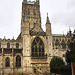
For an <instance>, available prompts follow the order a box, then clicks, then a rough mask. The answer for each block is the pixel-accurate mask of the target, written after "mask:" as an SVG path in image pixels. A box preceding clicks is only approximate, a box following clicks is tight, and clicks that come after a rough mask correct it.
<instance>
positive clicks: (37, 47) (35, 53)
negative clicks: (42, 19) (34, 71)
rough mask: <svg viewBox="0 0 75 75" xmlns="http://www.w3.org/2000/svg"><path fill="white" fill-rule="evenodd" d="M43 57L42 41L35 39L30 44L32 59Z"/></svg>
mask: <svg viewBox="0 0 75 75" xmlns="http://www.w3.org/2000/svg"><path fill="white" fill-rule="evenodd" d="M43 56H44V44H43V42H42V40H41V39H40V38H39V37H37V38H35V39H34V41H33V43H32V57H43Z"/></svg>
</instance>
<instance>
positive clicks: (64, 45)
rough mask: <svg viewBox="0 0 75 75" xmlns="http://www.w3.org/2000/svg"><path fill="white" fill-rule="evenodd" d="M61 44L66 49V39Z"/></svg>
mask: <svg viewBox="0 0 75 75" xmlns="http://www.w3.org/2000/svg"><path fill="white" fill-rule="evenodd" d="M61 45H62V48H63V49H66V43H65V41H64V40H62V43H61Z"/></svg>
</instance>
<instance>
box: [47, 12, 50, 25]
mask: <svg viewBox="0 0 75 75" xmlns="http://www.w3.org/2000/svg"><path fill="white" fill-rule="evenodd" d="M46 24H50V20H49V17H48V13H47V20H46Z"/></svg>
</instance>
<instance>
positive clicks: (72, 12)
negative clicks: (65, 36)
mask: <svg viewBox="0 0 75 75" xmlns="http://www.w3.org/2000/svg"><path fill="white" fill-rule="evenodd" d="M22 1H23V0H0V37H2V38H3V36H6V37H7V38H12V37H13V36H15V38H17V36H18V35H19V33H20V26H21V25H20V24H21V12H22V10H21V9H22ZM32 1H34V0H32ZM40 4H41V16H42V27H43V29H44V30H45V23H46V13H47V12H48V13H49V18H50V22H51V23H52V32H53V33H57V34H58V33H63V31H64V33H66V32H67V30H68V27H69V26H71V28H72V30H73V29H75V21H74V20H75V0H40ZM58 28H59V29H60V30H59V29H58Z"/></svg>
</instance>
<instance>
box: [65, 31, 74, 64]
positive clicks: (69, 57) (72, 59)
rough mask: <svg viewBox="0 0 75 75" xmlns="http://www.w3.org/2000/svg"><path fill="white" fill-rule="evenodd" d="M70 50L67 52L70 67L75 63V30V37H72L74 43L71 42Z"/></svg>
mask: <svg viewBox="0 0 75 75" xmlns="http://www.w3.org/2000/svg"><path fill="white" fill-rule="evenodd" d="M68 47H69V48H68V50H67V52H66V56H65V58H66V62H67V63H68V65H71V62H72V61H74V62H75V58H74V57H75V30H74V32H73V36H72V42H70V44H69V46H68Z"/></svg>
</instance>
